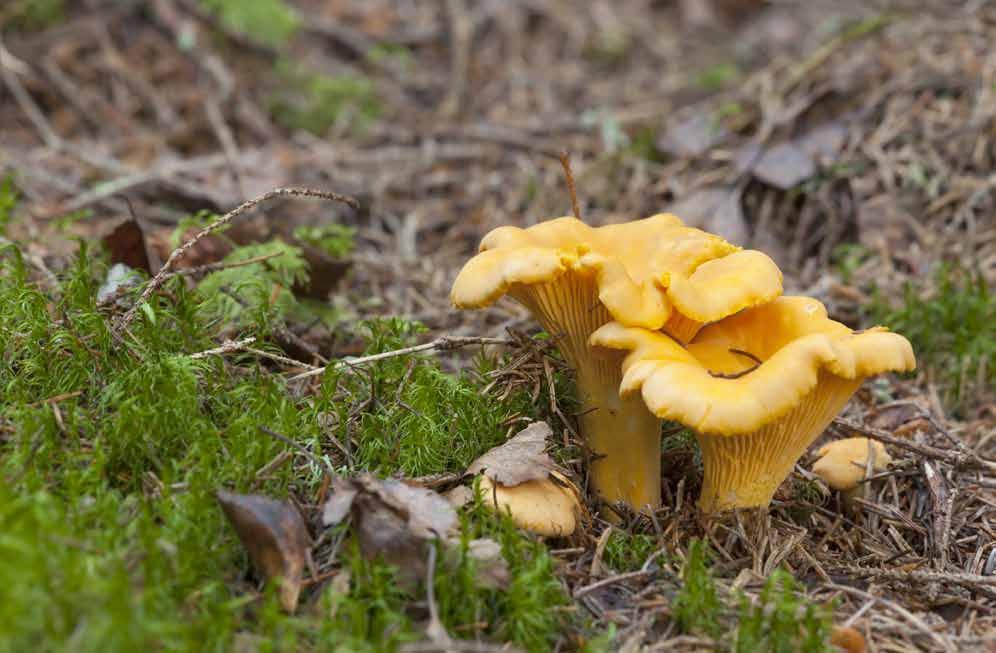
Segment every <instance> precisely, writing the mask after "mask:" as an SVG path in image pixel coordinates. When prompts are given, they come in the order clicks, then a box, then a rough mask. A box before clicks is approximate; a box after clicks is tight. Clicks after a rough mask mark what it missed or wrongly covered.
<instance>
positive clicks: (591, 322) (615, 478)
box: [509, 274, 698, 510]
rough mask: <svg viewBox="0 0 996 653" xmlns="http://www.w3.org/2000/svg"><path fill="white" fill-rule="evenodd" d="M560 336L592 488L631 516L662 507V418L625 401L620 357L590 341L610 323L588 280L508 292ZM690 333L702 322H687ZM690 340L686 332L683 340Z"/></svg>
mask: <svg viewBox="0 0 996 653" xmlns="http://www.w3.org/2000/svg"><path fill="white" fill-rule="evenodd" d="M509 294H510V295H511V296H512V297H514V298H515V299H516V300H518V301H519V302H520V303H522V304H523V305H524V306H525V307H526V308H528V309H529V310H530V312H531V313H532V314H533V316H534V317H535V318H536V320H537V321H538V322H539V323H540V324H542V325H543V328H544V329H546V331H547V332H548V333H550V334H551V336H552V337H554V338H555V341H556V343H557V348H558V349H559V350H560V353H561V354H563V356H564V358H565V359H566V360H567V362H568V364H569V365H570V366H571V367H572V368H573V369H574V371H575V373H576V375H577V392H578V399H579V400H580V404H581V412H580V418H579V420H578V421H579V423H580V429H581V436H582V437H583V438H584V439H585V442H587V444H588V446H589V447H590V449H591V452H592V457H593V461H594V462H593V463H592V467H591V488H592V489H593V490H594V491H595V492H596V493H597V494H598V496H599V498H601V499H602V500H603V501H606V502H609V503H615V502H617V501H623V502H625V503H626V504H628V505H629V506H630V507H632V508H633V509H634V510H644V509H645V508H646V506H649V507H650V509H651V510H654V509H657V508H659V507H660V496H661V420H660V419H659V418H658V417H656V416H654V415H653V414H652V413H651V412H650V411H649V410H647V407H646V405H645V404H644V403H643V401H642V400H641V399H640V398H639V397H633V398H627V399H621V398H620V397H619V384H620V383H621V382H622V360H623V357H624V356H623V354H622V353H621V352H602V353H600V354H595V353H594V352H592V350H591V348H590V347H589V345H588V338H589V337H590V336H591V334H592V333H594V332H595V330H596V329H598V327H600V326H602V325H603V324H605V323H607V322H609V321H610V320H611V319H612V317H611V316H610V315H609V312H608V310H607V309H606V308H605V306H604V305H603V304H602V303H601V302H600V301H599V299H598V287H597V285H596V283H595V279H594V277H593V276H591V275H584V274H568V275H563V276H561V277H560V278H558V279H556V280H555V281H551V282H548V283H541V284H533V285H530V286H519V287H518V288H515V289H513V290H512V291H510V293H509ZM686 321H687V325H685V323H684V322H682V325H683V326H685V328H686V329H687V330H688V331H690V332H691V331H693V330H694V329H695V328H697V327H698V323H694V322H692V321H691V320H686ZM683 335H685V334H683Z"/></svg>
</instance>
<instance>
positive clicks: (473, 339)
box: [288, 336, 514, 381]
mask: <svg viewBox="0 0 996 653" xmlns="http://www.w3.org/2000/svg"><path fill="white" fill-rule="evenodd" d="M511 344H514V343H513V341H511V340H508V339H506V338H484V337H478V336H443V337H441V338H436V339H435V340H432V341H431V342H427V343H425V344H422V345H413V346H411V347H405V348H403V349H395V350H393V351H385V352H381V353H379V354H371V355H370V356H360V357H359V358H343V359H341V360H337V361H334V362H332V363H329V364H328V365H326V366H324V367H317V368H315V369H313V370H309V371H307V372H303V373H301V374H298V375H297V376H292V377H291V378H290V379H288V380H289V381H298V380H300V379H307V378H309V377H312V376H319V375H320V374H324V373H325V370H327V369H329V368H333V369H335V368H338V367H353V366H355V365H364V364H366V363H374V362H376V361H382V360H385V359H387V358H395V357H397V356H407V355H408V354H417V353H418V352H421V351H430V350H432V349H438V350H439V351H449V350H451V349H459V348H460V347H467V346H469V345H511Z"/></svg>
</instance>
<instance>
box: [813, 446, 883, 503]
mask: <svg viewBox="0 0 996 653" xmlns="http://www.w3.org/2000/svg"><path fill="white" fill-rule="evenodd" d="M816 453H817V455H819V456H820V459H819V460H817V461H816V462H815V463H813V473H814V474H816V475H817V476H819V477H820V478H822V479H823V480H824V481H826V483H827V485H829V486H830V487H832V488H833V489H835V490H842V491H847V490H853V489H854V488H856V487H857V486H858V483H860V482H861V481H862V480H864V478H865V470H866V468H867V466H868V458H869V456H870V455H872V456H874V460H873V461H872V469H873V470H874V471H876V472H881V471H884V470H885V469H886V468H887V467H888V466H889V463H891V462H892V457H891V456H890V455H889V454H888V452H886V450H885V447H884V446H883V445H882V443H881V442H876V441H874V440H869V439H868V438H846V439H844V440H835V441H834V442H831V443H830V444H827V445H825V446H823V447H821V448H820V449H819V451H817V452H816Z"/></svg>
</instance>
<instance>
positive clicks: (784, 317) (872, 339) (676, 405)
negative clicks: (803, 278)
mask: <svg viewBox="0 0 996 653" xmlns="http://www.w3.org/2000/svg"><path fill="white" fill-rule="evenodd" d="M590 342H591V344H592V345H595V346H601V347H606V348H611V349H624V350H628V351H629V352H630V353H629V355H628V356H627V357H626V359H625V361H624V363H623V371H624V374H623V381H622V385H621V386H620V393H621V394H622V395H623V396H626V395H629V394H632V393H635V392H641V391H642V395H643V399H644V402H645V403H646V404H647V407H648V408H649V409H650V410H651V412H653V413H654V414H656V415H657V416H658V417H662V418H665V419H671V420H675V421H678V422H681V423H682V424H685V425H686V426H690V427H692V428H694V429H696V430H698V431H699V432H701V433H711V434H718V435H736V434H744V433H750V432H752V431H755V430H757V429H758V428H760V427H762V426H764V425H765V424H768V423H770V422H772V421H774V420H776V419H777V418H779V417H781V416H783V415H785V414H786V413H788V412H789V411H790V410H792V409H793V408H794V407H795V406H796V405H797V404H799V402H800V401H801V400H802V399H803V397H805V396H806V395H808V394H809V393H810V392H812V391H813V389H814V388H815V387H816V385H817V381H818V379H819V376H820V372H821V370H823V371H825V372H828V373H830V374H832V375H834V376H837V377H841V378H843V379H861V378H864V377H866V376H870V375H872V374H877V373H880V372H885V371H908V370H912V369H913V368H914V367H915V366H916V361H915V358H914V356H913V349H912V347H911V346H910V343H909V341H908V340H906V339H905V338H903V337H902V336H900V335H898V334H895V333H889V332H888V331H886V330H885V329H881V328H876V329H870V330H867V331H864V332H854V331H851V329H849V328H848V327H846V326H845V325H843V324H841V323H839V322H835V321H833V320H831V319H829V318H828V317H827V313H826V309H825V308H824V307H823V305H822V304H821V303H820V302H818V301H817V300H815V299H811V298H808V297H780V298H778V299H776V300H774V301H773V302H770V303H768V304H765V305H763V306H756V307H754V308H750V309H747V310H744V311H742V312H740V313H738V314H737V315H733V316H730V317H728V318H726V319H724V320H722V321H720V322H717V323H714V324H711V325H708V326H706V327H705V328H703V329H702V330H701V331H700V332H699V334H698V335H697V336H696V337H695V339H694V340H693V341H692V343H691V344H689V345H688V346H687V348H685V347H682V345H681V344H680V343H678V342H676V341H675V340H673V339H672V338H670V337H668V336H667V335H666V334H663V333H659V332H655V331H649V330H646V329H640V328H633V327H625V326H622V325H621V324H619V323H617V322H615V323H609V324H606V325H605V326H603V327H601V328H600V329H598V330H597V331H596V332H595V333H594V334H592V337H591V340H590Z"/></svg>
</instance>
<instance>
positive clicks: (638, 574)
mask: <svg viewBox="0 0 996 653" xmlns="http://www.w3.org/2000/svg"><path fill="white" fill-rule="evenodd" d="M656 573H657V570H656V569H641V570H639V571H628V572H626V573H625V574H618V575H616V576H610V577H608V578H603V579H602V580H600V581H597V582H594V583H592V584H590V585H585V586H584V587H580V588H578V589H576V590H575V591H574V598H575V599H578V598H581V597H582V596H584V595H585V594H588V593H590V592H594V591H595V590H597V589H598V588H600V587H605V586H607V585H614V584H615V583H620V582H622V581H624V580H632V579H634V578H644V577H645V576H652V575H654V574H656Z"/></svg>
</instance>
